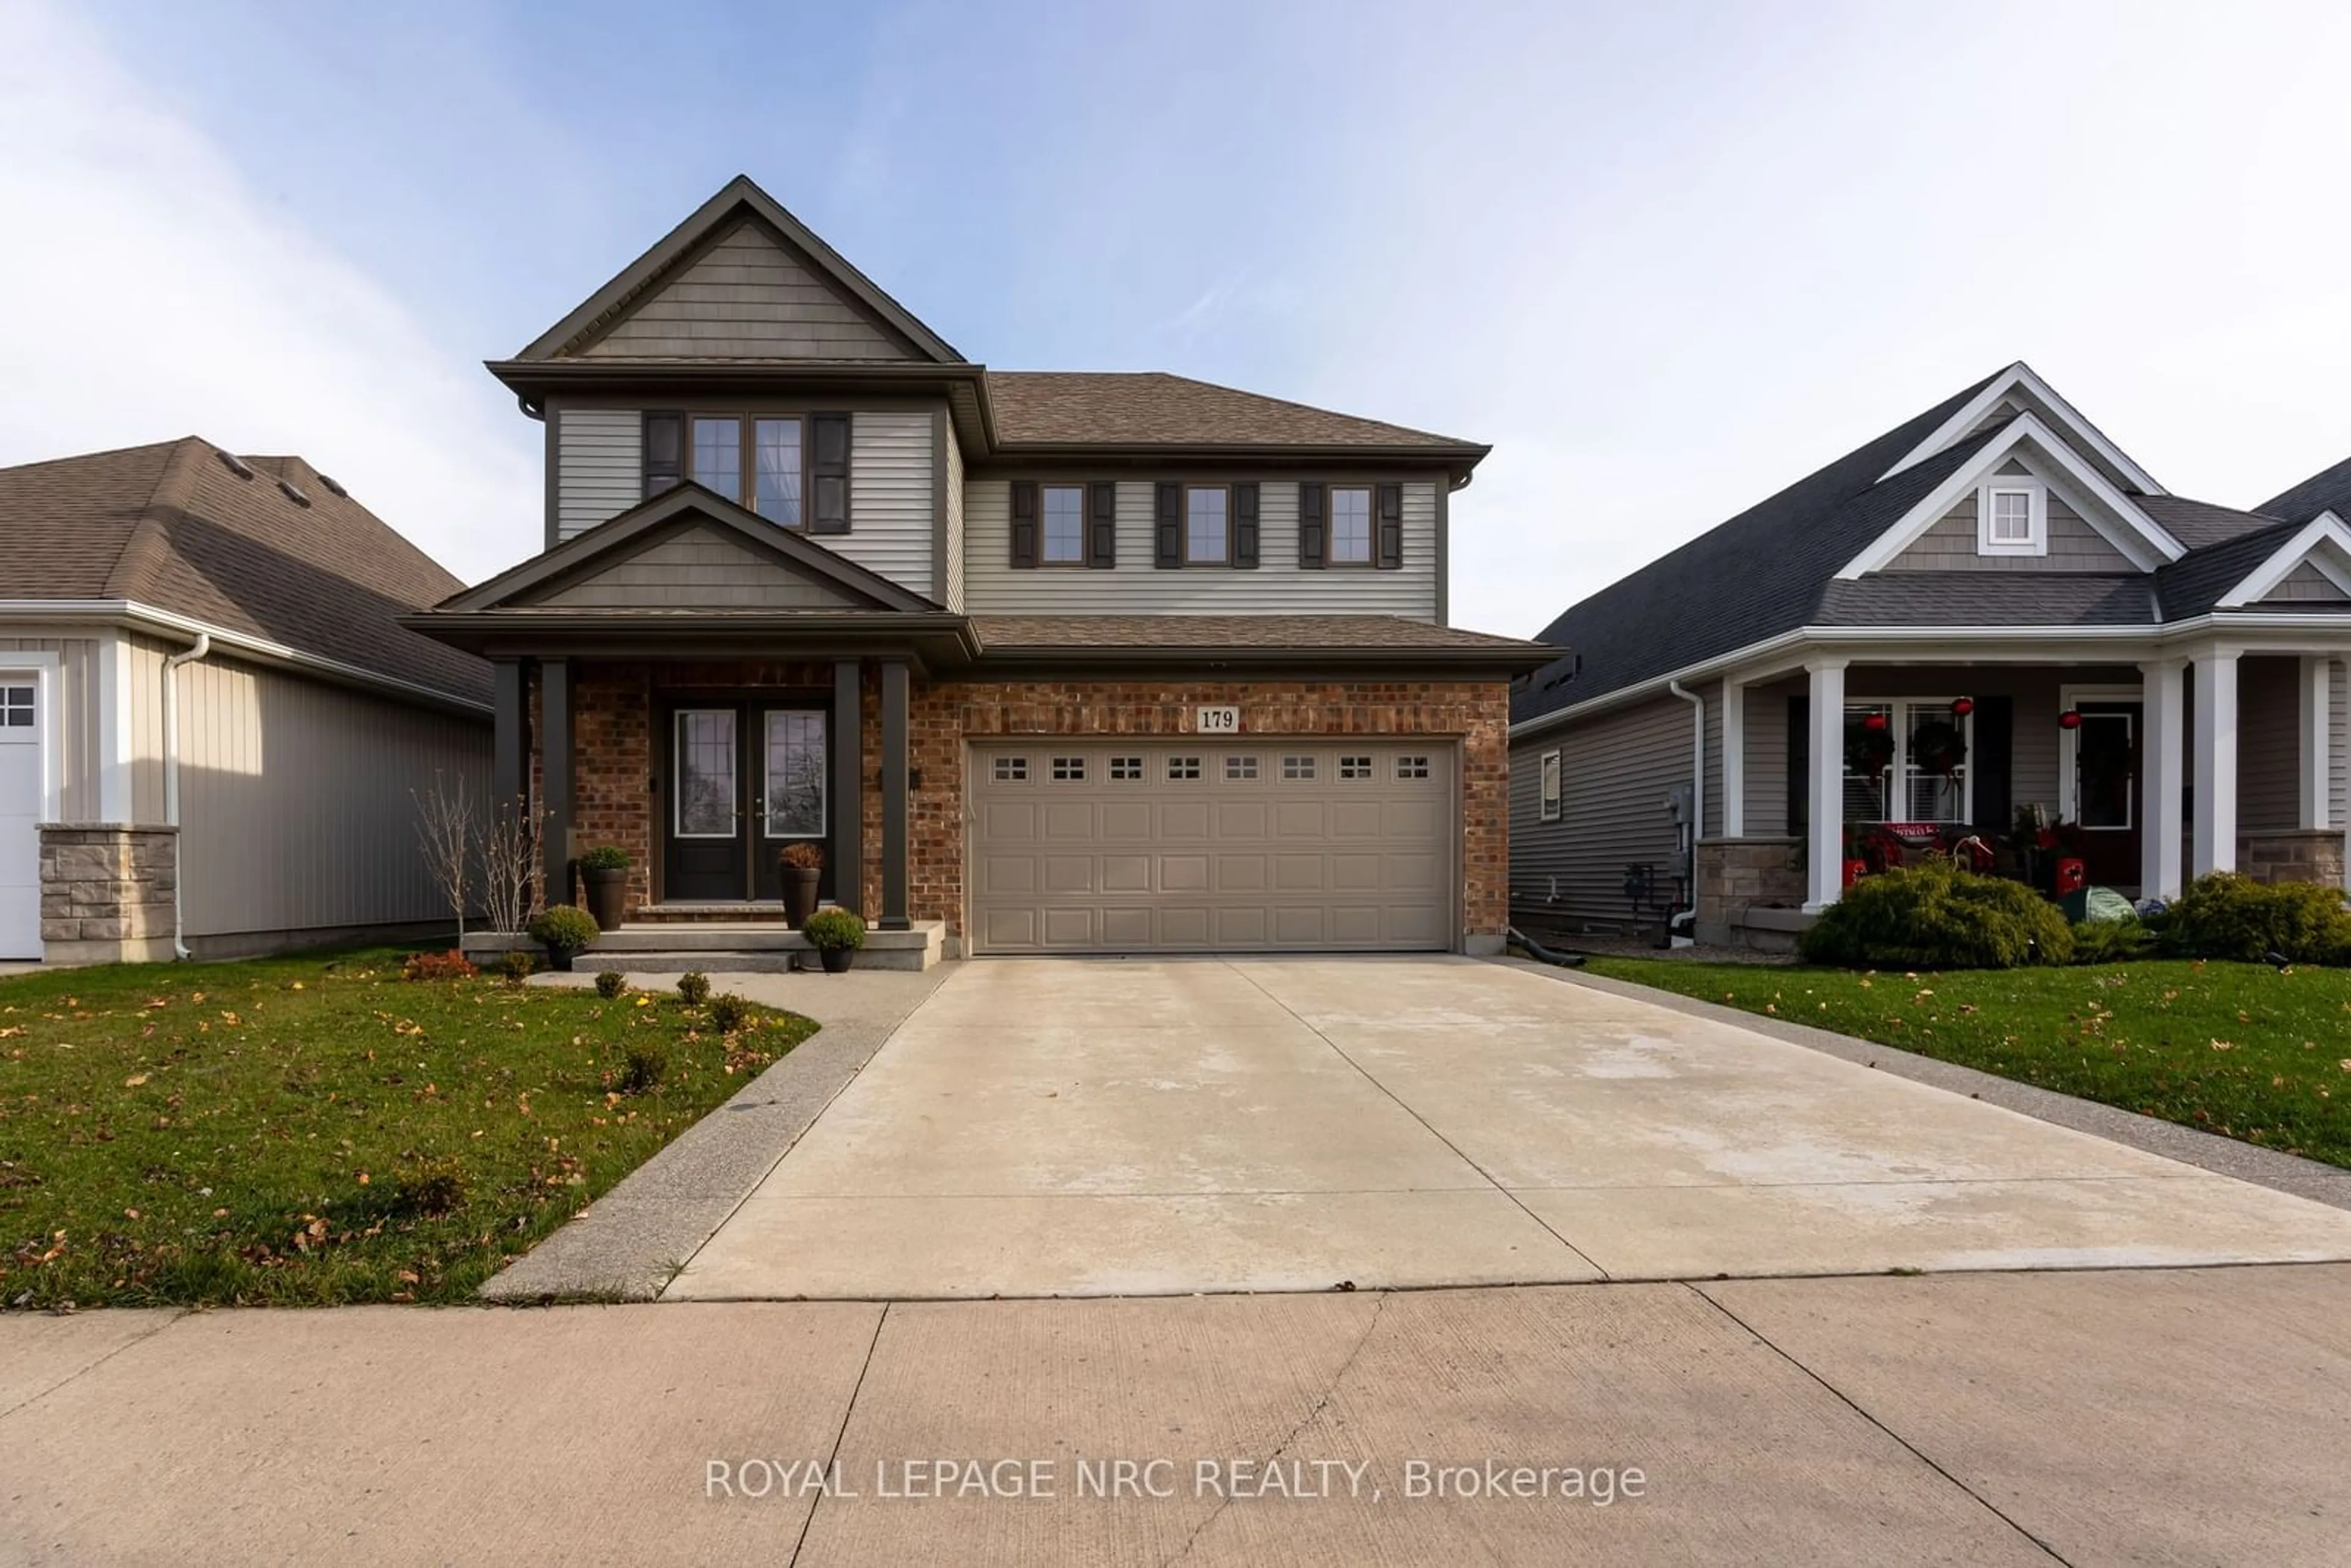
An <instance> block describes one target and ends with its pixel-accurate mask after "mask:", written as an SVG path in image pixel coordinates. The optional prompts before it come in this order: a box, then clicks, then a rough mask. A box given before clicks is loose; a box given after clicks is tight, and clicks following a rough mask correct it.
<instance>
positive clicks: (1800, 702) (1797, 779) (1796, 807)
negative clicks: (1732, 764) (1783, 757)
mask: <svg viewBox="0 0 2351 1568" xmlns="http://www.w3.org/2000/svg"><path fill="white" fill-rule="evenodd" d="M1812 772H1813V699H1812V698H1810V697H1799V696H1791V697H1790V698H1789V699H1788V832H1789V834H1790V835H1791V836H1792V837H1795V836H1801V835H1802V833H1803V831H1804V824H1805V823H1806V822H1808V821H1811V820H1812V810H1813V784H1812Z"/></svg>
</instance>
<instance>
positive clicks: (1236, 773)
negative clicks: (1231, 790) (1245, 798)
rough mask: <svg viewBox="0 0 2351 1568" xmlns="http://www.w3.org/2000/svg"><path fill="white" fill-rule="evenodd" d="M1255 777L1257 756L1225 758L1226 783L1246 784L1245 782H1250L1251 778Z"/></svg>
mask: <svg viewBox="0 0 2351 1568" xmlns="http://www.w3.org/2000/svg"><path fill="white" fill-rule="evenodd" d="M1256 778H1257V758H1254V757H1228V758H1225V781H1226V782H1227V783H1228V784H1246V783H1249V782H1250V781H1251V780H1253V779H1256Z"/></svg>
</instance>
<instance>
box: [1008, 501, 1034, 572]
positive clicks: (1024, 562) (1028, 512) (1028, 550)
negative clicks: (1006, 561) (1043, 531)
mask: <svg viewBox="0 0 2351 1568" xmlns="http://www.w3.org/2000/svg"><path fill="white" fill-rule="evenodd" d="M1012 564H1013V565H1014V566H1016V567H1021V568H1027V567H1032V566H1035V565H1036V564H1037V481H1035V480H1034V479H1015V480H1014V481H1012Z"/></svg>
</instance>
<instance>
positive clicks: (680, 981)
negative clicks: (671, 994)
mask: <svg viewBox="0 0 2351 1568" xmlns="http://www.w3.org/2000/svg"><path fill="white" fill-rule="evenodd" d="M677 999H678V1000H680V1001H682V1002H684V1004H685V1005H686V1006H687V1007H690V1008H698V1007H700V1006H701V1005H702V1004H703V1003H705V1002H706V1001H708V1000H709V999H710V977H709V976H707V975H705V974H704V973H703V972H702V971H701V970H699V969H688V970H687V971H686V972H685V973H684V974H683V975H680V976H679V977H677Z"/></svg>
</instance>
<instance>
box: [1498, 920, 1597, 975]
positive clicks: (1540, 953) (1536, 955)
mask: <svg viewBox="0 0 2351 1568" xmlns="http://www.w3.org/2000/svg"><path fill="white" fill-rule="evenodd" d="M1504 929H1505V930H1507V931H1508V932H1509V933H1510V940H1511V941H1513V942H1515V943H1517V944H1518V945H1519V946H1521V947H1523V948H1525V949H1526V950H1527V956H1528V957H1530V958H1532V959H1535V960H1536V961H1537V962H1539V963H1544V964H1557V965H1558V966H1559V967H1561V968H1562V969H1578V968H1582V967H1583V954H1581V953H1561V952H1557V951H1554V950H1553V949H1552V948H1549V947H1546V946H1543V945H1542V944H1541V943H1540V942H1538V941H1536V940H1535V939H1534V938H1533V937H1531V936H1528V935H1527V934H1526V933H1525V932H1523V931H1521V930H1520V929H1519V928H1518V927H1517V926H1515V925H1511V926H1506V927H1505V928H1504Z"/></svg>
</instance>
